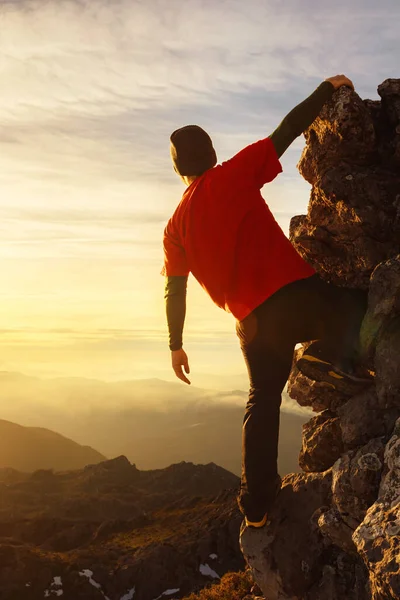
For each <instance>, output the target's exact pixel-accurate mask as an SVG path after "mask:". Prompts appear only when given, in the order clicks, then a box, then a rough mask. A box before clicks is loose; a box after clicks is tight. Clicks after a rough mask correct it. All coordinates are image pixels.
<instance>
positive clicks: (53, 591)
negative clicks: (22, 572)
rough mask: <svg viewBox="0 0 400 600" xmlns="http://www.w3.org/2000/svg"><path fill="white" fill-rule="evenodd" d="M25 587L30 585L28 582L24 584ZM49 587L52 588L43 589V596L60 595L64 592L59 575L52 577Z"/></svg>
mask: <svg viewBox="0 0 400 600" xmlns="http://www.w3.org/2000/svg"><path fill="white" fill-rule="evenodd" d="M26 586H27V587H29V586H30V584H26ZM50 587H51V588H53V589H50V590H44V597H45V598H50V596H62V595H63V594H64V590H63V589H62V580H61V577H58V576H57V577H53V581H52V582H51V584H50ZM54 588H59V589H54Z"/></svg>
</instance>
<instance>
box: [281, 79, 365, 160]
mask: <svg viewBox="0 0 400 600" xmlns="http://www.w3.org/2000/svg"><path fill="white" fill-rule="evenodd" d="M342 85H346V86H348V87H350V88H351V89H354V86H353V83H352V82H351V81H350V79H348V78H347V77H346V76H345V75H336V76H335V77H329V78H328V79H326V80H325V81H324V82H323V83H321V85H319V86H318V87H317V89H316V90H315V92H313V93H312V94H311V96H309V97H308V98H306V99H305V100H304V101H303V102H301V103H300V104H298V105H297V106H296V107H295V108H293V110H291V111H290V113H289V114H288V115H287V116H286V117H285V118H284V119H283V121H282V123H281V124H280V125H279V126H278V127H277V128H276V129H275V131H274V132H273V133H272V134H271V135H270V136H269V137H270V138H271V140H272V143H273V144H274V148H275V150H276V153H277V155H278V158H279V157H281V156H282V154H283V153H284V152H285V151H286V150H287V149H288V148H289V146H290V144H291V143H292V142H293V141H294V140H295V139H296V138H297V137H298V136H299V135H301V134H302V133H303V131H305V130H306V129H307V128H308V127H310V125H311V124H312V123H313V122H314V120H315V119H316V118H317V117H318V115H319V113H320V112H321V109H322V107H323V106H324V104H325V103H326V102H328V100H330V99H331V98H332V96H333V93H334V92H335V90H337V89H338V88H339V87H341V86H342Z"/></svg>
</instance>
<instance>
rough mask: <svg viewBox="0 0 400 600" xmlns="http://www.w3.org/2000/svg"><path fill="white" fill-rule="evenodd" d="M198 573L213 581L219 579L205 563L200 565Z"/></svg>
mask: <svg viewBox="0 0 400 600" xmlns="http://www.w3.org/2000/svg"><path fill="white" fill-rule="evenodd" d="M199 571H200V573H201V574H202V575H204V576H205V577H212V578H213V579H221V578H220V576H219V575H218V573H216V572H215V571H214V570H213V569H211V567H210V566H209V565H208V564H207V563H206V564H205V565H200V567H199Z"/></svg>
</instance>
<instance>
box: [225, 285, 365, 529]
mask: <svg viewBox="0 0 400 600" xmlns="http://www.w3.org/2000/svg"><path fill="white" fill-rule="evenodd" d="M366 308H367V294H366V293H365V292H362V291H360V290H352V289H348V288H339V287H336V286H334V285H331V284H328V283H326V282H324V281H323V280H322V279H320V277H319V276H317V275H313V276H312V277H309V278H307V279H302V280H300V281H295V282H294V283H291V284H289V285H286V286H285V287H283V288H281V289H280V290H278V291H277V292H276V293H275V294H273V296H271V297H270V298H268V299H267V300H266V301H265V302H263V304H261V305H260V306H258V307H257V308H256V309H255V310H254V311H253V312H252V313H250V315H248V316H247V317H246V318H245V319H243V321H237V325H236V331H237V335H238V337H239V339H240V345H241V349H242V352H243V355H244V359H245V361H246V366H247V370H248V373H249V379H250V393H249V400H248V403H247V406H246V412H245V416H244V421H243V431H242V481H241V490H240V495H239V505H240V508H241V510H242V512H244V514H245V515H246V516H247V517H248V519H249V520H251V521H259V520H261V519H262V518H263V516H264V514H265V512H266V511H267V510H268V509H269V506H270V505H271V503H272V502H273V500H274V498H275V485H276V480H277V476H278V470H277V457H278V436H279V413H280V405H281V394H282V390H283V388H284V387H285V384H286V382H287V379H288V377H289V373H290V370H291V366H292V361H293V351H294V347H295V345H296V344H297V343H299V342H305V341H311V340H322V341H323V344H324V347H325V346H326V347H327V349H328V350H329V354H330V355H331V356H332V358H333V359H335V358H336V357H344V356H345V357H350V356H351V355H352V354H353V355H354V354H355V353H356V351H357V343H358V338H359V331H360V326H361V322H362V319H363V317H364V314H365V311H366Z"/></svg>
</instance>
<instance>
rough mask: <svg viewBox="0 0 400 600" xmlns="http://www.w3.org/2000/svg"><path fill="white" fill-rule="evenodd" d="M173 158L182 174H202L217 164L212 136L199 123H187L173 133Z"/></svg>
mask: <svg viewBox="0 0 400 600" xmlns="http://www.w3.org/2000/svg"><path fill="white" fill-rule="evenodd" d="M170 140H171V158H172V162H173V163H174V165H175V168H176V170H177V172H178V173H179V174H180V175H195V176H196V177H197V176H199V175H202V174H203V173H204V172H205V171H207V169H211V168H212V167H214V166H215V165H216V164H217V155H216V154H215V150H214V147H213V144H212V141H211V138H210V136H209V135H208V133H207V132H206V131H204V129H202V128H201V127H199V126H198V125H186V126H185V127H181V128H180V129H176V130H175V131H174V132H173V133H172V135H171V138H170Z"/></svg>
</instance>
